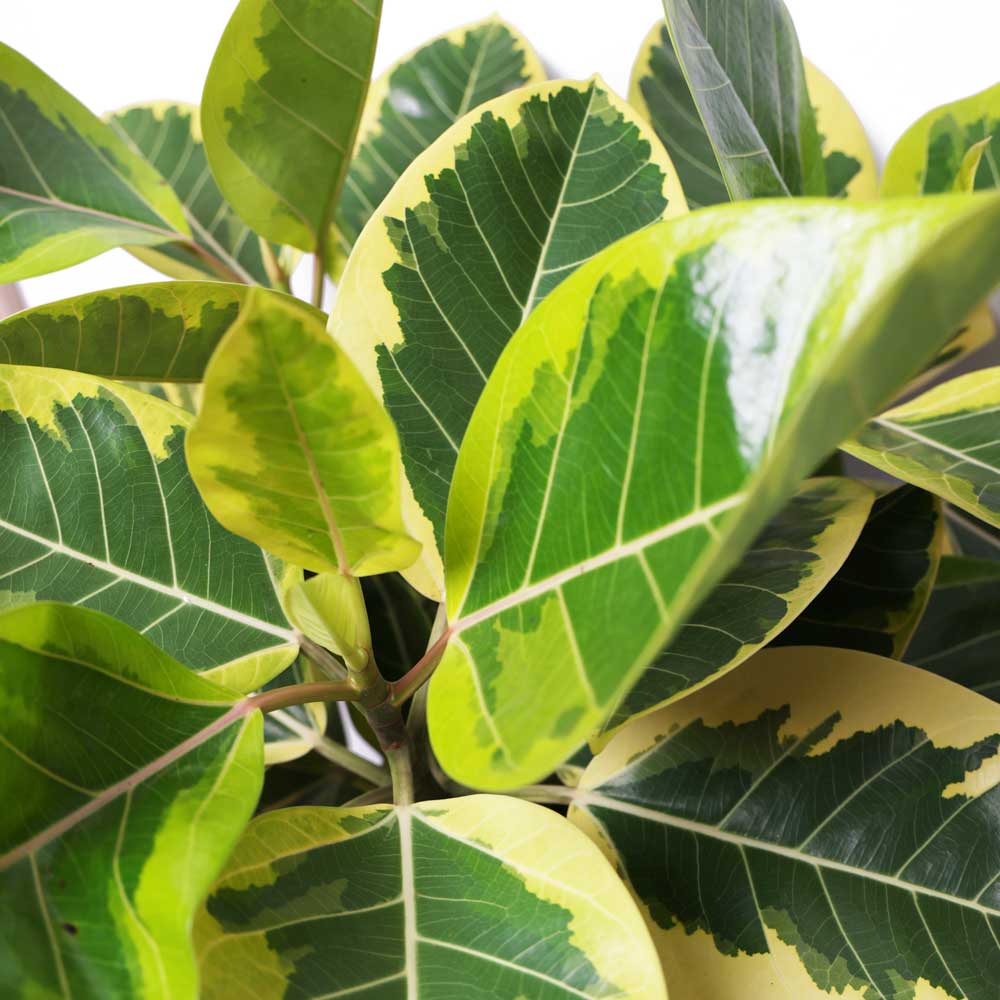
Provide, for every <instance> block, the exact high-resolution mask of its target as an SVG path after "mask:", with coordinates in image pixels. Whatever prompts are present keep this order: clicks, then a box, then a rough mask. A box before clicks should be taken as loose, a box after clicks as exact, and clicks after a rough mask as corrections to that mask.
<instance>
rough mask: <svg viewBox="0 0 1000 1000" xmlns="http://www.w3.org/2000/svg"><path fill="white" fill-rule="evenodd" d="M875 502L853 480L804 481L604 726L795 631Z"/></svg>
mask: <svg viewBox="0 0 1000 1000" xmlns="http://www.w3.org/2000/svg"><path fill="white" fill-rule="evenodd" d="M873 500H874V494H873V493H872V491H871V490H870V489H868V488H867V487H866V486H863V485H862V484H861V483H858V482H855V481H854V480H852V479H810V480H807V481H806V482H805V484H804V485H803V486H802V488H801V489H800V490H799V491H798V492H797V493H796V494H795V496H793V497H792V499H791V500H790V501H789V502H788V503H787V504H786V505H785V507H783V508H782V510H780V511H779V512H778V513H777V514H776V515H775V516H774V517H772V518H771V520H770V521H769V522H768V524H767V527H765V528H764V530H763V531H762V532H761V533H760V534H759V535H758V536H757V537H756V538H755V539H754V541H753V544H752V545H751V546H750V548H749V549H747V551H746V552H744V553H743V555H742V557H741V558H740V561H739V563H737V565H736V566H735V568H734V569H732V570H731V571H730V572H729V574H728V575H727V576H726V578H725V579H724V580H723V581H722V582H721V583H720V584H718V585H717V586H716V587H715V588H714V589H713V590H712V592H711V593H710V594H709V595H708V597H707V598H706V599H705V600H704V601H703V602H702V603H701V604H700V605H699V606H698V608H697V609H696V610H695V611H694V613H693V614H691V615H690V616H689V617H688V619H687V621H685V623H684V625H683V626H682V627H681V629H680V631H679V632H678V633H677V635H676V636H675V637H674V640H673V642H671V643H670V645H669V646H668V647H667V648H666V649H664V650H663V651H662V652H661V653H660V654H659V655H658V656H657V657H656V659H655V660H654V661H653V662H652V663H651V664H650V666H649V668H648V669H647V670H646V672H645V673H644V674H643V675H642V676H641V677H640V678H639V680H638V682H637V683H636V685H635V687H634V688H632V690H631V691H629V693H628V694H627V695H626V696H625V699H624V700H623V701H622V703H621V704H620V705H619V706H618V707H617V708H616V709H615V710H614V712H613V713H612V714H611V716H610V718H609V719H608V721H607V722H606V723H605V727H604V728H605V730H606V731H607V730H610V729H612V728H615V729H617V728H618V727H619V726H621V725H622V724H623V723H625V722H627V721H628V720H629V719H630V718H631V717H632V716H635V715H644V714H646V713H647V712H651V711H652V710H653V709H654V708H658V707H659V706H661V705H664V704H666V703H667V702H668V701H670V700H671V699H672V698H673V697H674V696H675V695H677V694H683V693H685V692H687V691H690V690H691V689H692V688H694V687H697V686H699V685H700V684H701V683H703V682H705V681H707V680H711V679H713V678H714V677H716V676H717V675H718V674H719V672H720V671H722V670H729V669H732V668H733V667H735V666H737V665H739V664H740V663H742V662H743V661H744V660H746V659H747V658H748V657H750V656H751V655H752V654H753V653H754V652H756V651H757V649H759V648H760V647H761V646H763V645H764V644H765V643H767V642H768V641H770V640H771V639H772V637H773V636H776V635H779V634H780V633H781V632H782V629H785V628H787V627H788V626H789V625H791V627H792V628H793V629H794V628H795V624H796V620H797V616H798V615H800V614H801V613H802V612H803V610H804V609H805V608H806V606H807V605H808V604H809V603H810V602H811V601H812V600H813V598H814V597H816V595H817V594H819V593H820V591H822V590H823V588H824V587H826V586H827V584H828V583H829V582H830V579H831V578H832V577H833V576H834V574H835V573H837V572H838V571H839V570H840V569H841V566H842V564H843V563H844V560H845V559H849V557H850V555H851V552H852V550H853V548H854V544H855V542H857V540H858V536H859V535H860V534H861V530H862V528H864V526H865V518H866V517H867V515H868V512H869V510H870V509H871V506H872V501H873Z"/></svg>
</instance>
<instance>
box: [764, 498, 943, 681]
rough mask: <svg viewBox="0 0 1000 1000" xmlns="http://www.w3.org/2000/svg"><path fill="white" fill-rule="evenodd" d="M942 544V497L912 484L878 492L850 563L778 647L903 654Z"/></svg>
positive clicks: (780, 639)
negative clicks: (882, 492)
mask: <svg viewBox="0 0 1000 1000" xmlns="http://www.w3.org/2000/svg"><path fill="white" fill-rule="evenodd" d="M943 543H944V518H943V517H942V516H941V503H940V501H939V500H938V499H937V497H935V496H933V495H932V494H930V493H926V492H924V490H918V489H916V488H914V487H912V486H900V487H899V488H898V489H895V490H892V491H891V492H890V493H886V494H885V495H884V496H881V497H879V499H878V500H877V501H876V502H875V506H874V507H873V509H872V512H871V516H870V517H869V519H868V523H867V524H866V525H865V529H864V531H863V532H862V533H861V538H860V539H859V540H858V544H857V545H856V546H855V547H854V550H853V551H852V552H851V554H850V556H849V557H848V559H847V562H845V563H844V565H843V567H841V569H840V571H839V572H838V573H837V575H836V576H835V577H834V578H833V579H832V580H831V581H830V582H829V583H828V584H827V585H826V587H825V589H824V590H823V592H822V593H821V594H820V595H819V596H818V597H817V598H816V599H815V600H814V601H813V602H812V604H810V605H809V607H808V608H806V610H805V612H804V613H803V614H801V615H799V617H798V618H796V619H795V621H793V622H792V623H791V625H790V626H789V627H788V628H787V629H785V631H784V632H782V633H781V635H779V636H778V637H777V638H776V639H775V640H774V645H778V646H839V647H840V648H841V649H857V650H862V651H864V652H868V653H878V654H879V655H881V656H891V657H895V658H896V659H901V658H902V656H903V653H904V652H905V651H906V647H907V645H908V643H909V641H910V638H911V636H912V635H913V632H914V630H915V629H916V627H917V625H918V624H919V622H920V616H921V615H922V614H923V612H924V607H925V606H926V604H927V598H928V597H929V596H930V593H931V588H932V587H933V586H934V578H935V576H936V575H937V571H938V563H939V562H940V560H941V551H942V547H943ZM907 659H908V660H910V662H912V660H911V659H910V658H909V657H907Z"/></svg>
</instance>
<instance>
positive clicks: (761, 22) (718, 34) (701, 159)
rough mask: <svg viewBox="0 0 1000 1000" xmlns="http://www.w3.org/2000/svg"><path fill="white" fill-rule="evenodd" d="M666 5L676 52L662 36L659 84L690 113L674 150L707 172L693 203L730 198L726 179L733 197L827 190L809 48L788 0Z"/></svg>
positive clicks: (676, 0)
mask: <svg viewBox="0 0 1000 1000" xmlns="http://www.w3.org/2000/svg"><path fill="white" fill-rule="evenodd" d="M663 10H664V13H665V15H666V28H667V32H668V34H669V37H670V41H671V42H672V52H671V51H670V47H669V46H667V45H663V44H662V41H663V40H662V38H661V46H660V52H659V55H658V60H657V70H658V75H660V76H661V77H662V78H663V79H664V81H665V88H662V87H661V88H657V90H659V92H660V93H659V98H660V99H661V100H662V99H666V100H667V102H668V103H670V104H672V105H673V106H674V108H675V109H676V111H675V113H677V112H679V113H678V117H679V118H681V119H683V122H682V123H681V124H679V128H678V133H677V134H678V138H677V139H672V140H670V145H671V146H674V145H676V147H677V150H676V152H675V151H674V149H673V148H671V153H672V154H673V155H674V156H675V158H676V159H678V160H681V159H683V160H685V161H686V162H687V163H688V165H689V167H690V168H691V170H692V171H695V170H697V171H698V172H699V173H700V174H701V175H702V179H701V181H700V182H699V186H698V187H697V189H696V190H698V192H699V194H698V195H694V194H692V198H693V201H694V202H695V203H697V204H699V205H706V204H713V203H715V202H718V201H721V200H723V199H722V198H721V197H719V194H720V192H719V186H718V181H719V180H721V183H722V186H723V188H724V189H725V191H726V192H728V197H729V199H731V200H733V201H741V200H743V199H746V198H764V197H774V196H777V195H789V194H791V195H822V194H826V192H827V186H826V167H825V165H824V162H823V153H822V146H821V142H820V136H819V132H818V131H817V128H816V116H815V112H814V110H813V106H812V104H811V103H810V100H809V93H808V90H807V89H806V76H805V69H804V67H803V63H802V54H801V52H800V51H799V42H798V38H797V37H796V35H795V27H794V25H793V24H792V19H791V17H790V16H789V14H788V11H787V10H786V8H785V5H784V3H782V0H737V2H734V3H727V4H725V5H724V6H723V7H720V6H719V5H718V4H715V3H714V2H713V0H663ZM682 82H686V84H687V90H688V93H687V95H685V94H684V93H683V90H682ZM651 93H652V91H651ZM665 94H669V96H668V97H665ZM692 109H693V110H694V111H695V112H696V116H695V115H692V114H691V111H692ZM699 120H700V125H701V129H699V128H698V124H699ZM668 148H669V147H668ZM682 151H683V153H682ZM709 153H711V158H710V157H709ZM683 154H687V155H683ZM713 161H714V162H713ZM685 181H686V178H685ZM703 187H704V190H703ZM685 190H687V183H685Z"/></svg>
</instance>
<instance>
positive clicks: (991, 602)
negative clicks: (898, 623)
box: [907, 556, 1000, 701]
mask: <svg viewBox="0 0 1000 1000" xmlns="http://www.w3.org/2000/svg"><path fill="white" fill-rule="evenodd" d="M998 607H1000V563H996V562H991V561H990V560H988V559H973V558H969V557H967V556H945V557H944V558H943V559H942V560H941V569H940V571H939V573H938V578H937V582H936V583H935V584H934V590H933V591H932V592H931V597H930V601H929V602H928V604H927V610H926V611H925V612H924V617H923V619H922V620H921V622H920V627H919V628H918V629H917V631H916V634H915V635H914V636H913V642H912V643H911V645H910V648H909V650H908V652H907V659H908V660H909V662H910V663H912V664H913V665H914V666H916V667H923V668H924V669H925V670H930V671H931V672H932V673H935V674H939V675H940V676H941V677H947V678H948V680H951V681H955V682H956V683H957V684H961V685H962V686H963V687H967V688H971V689H972V690H973V691H978V692H979V694H981V695H985V696H986V697H987V698H992V699H993V701H1000V623H998V620H997V608H998Z"/></svg>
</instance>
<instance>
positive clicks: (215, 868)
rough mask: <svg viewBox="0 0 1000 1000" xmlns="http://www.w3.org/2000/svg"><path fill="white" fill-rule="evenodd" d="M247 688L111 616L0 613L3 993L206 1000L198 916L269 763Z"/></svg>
mask: <svg viewBox="0 0 1000 1000" xmlns="http://www.w3.org/2000/svg"><path fill="white" fill-rule="evenodd" d="M237 698H238V695H235V694H234V693H232V692H228V691H226V690H225V689H224V688H220V687H218V686H216V685H214V684H210V683H209V682H208V681H206V680H204V679H202V678H201V677H199V676H197V675H196V674H194V673H192V672H191V671H190V670H187V669H186V668H184V667H182V666H181V665H180V664H179V663H177V662H176V661H174V660H172V659H171V658H170V657H168V656H167V655H166V654H165V653H163V652H161V651H160V650H159V649H157V648H156V647H155V646H153V645H152V643H150V642H148V641H147V640H145V639H143V638H142V637H141V636H139V635H137V634H136V633H135V632H132V631H131V630H130V629H128V628H126V627H125V626H124V625H122V624H120V623H119V622H116V621H114V620H113V619H111V618H107V617H105V616H104V615H98V614H96V613H94V612H92V611H87V610H84V609H82V608H72V607H67V606H64V605H53V604H35V605H31V606H29V607H24V608H17V609H15V610H13V611H8V612H7V613H6V614H4V615H2V616H0V703H2V706H3V710H2V711H0V762H2V766H0V792H2V794H3V798H4V801H5V802H6V803H8V806H9V808H6V809H5V810H4V813H3V819H2V820H0V894H2V896H3V899H4V919H3V921H2V922H0V993H2V994H3V995H4V996H5V997H12V998H22V997H23V998H28V997H56V996H59V997H69V996H72V997H74V998H76V1000H105V998H107V997H144V998H150V1000H195V998H196V997H197V996H198V987H197V972H196V968H195V961H194V954H193V950H192V947H191V940H190V926H191V921H192V920H193V918H194V914H195V911H196V909H197V908H198V906H199V905H200V904H201V901H202V899H203V898H204V896H205V893H206V892H207V890H208V888H209V886H210V885H211V883H212V881H213V880H214V878H215V877H216V875H217V874H218V872H219V870H220V868H221V867H222V865H223V863H224V862H225V860H226V857H227V856H228V854H229V852H230V850H231V849H232V847H233V845H234V844H235V842H236V840H237V838H238V836H239V834H240V832H241V831H242V829H243V827H244V825H245V824H246V822H247V820H248V819H249V818H250V815H251V813H252V811H253V807H254V803H255V802H256V800H257V796H258V794H259V793H260V787H261V779H262V776H263V760H262V754H261V720H260V714H259V713H257V712H252V711H250V710H249V707H248V706H247V704H246V702H240V701H237V700H236V699H237ZM15 803H16V805H15ZM165 900H169V905H165Z"/></svg>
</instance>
